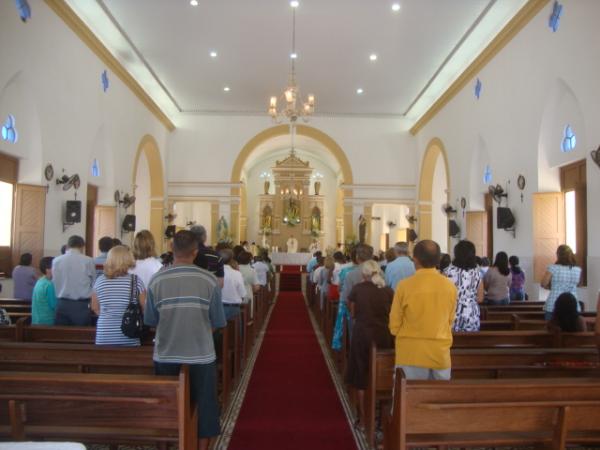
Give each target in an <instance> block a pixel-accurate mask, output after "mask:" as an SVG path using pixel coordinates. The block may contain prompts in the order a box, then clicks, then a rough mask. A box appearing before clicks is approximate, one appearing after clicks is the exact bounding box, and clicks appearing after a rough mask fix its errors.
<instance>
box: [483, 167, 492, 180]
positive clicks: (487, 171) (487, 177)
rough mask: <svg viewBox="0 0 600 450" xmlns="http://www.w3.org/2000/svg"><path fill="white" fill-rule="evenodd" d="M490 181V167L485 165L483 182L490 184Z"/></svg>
mask: <svg viewBox="0 0 600 450" xmlns="http://www.w3.org/2000/svg"><path fill="white" fill-rule="evenodd" d="M491 182H492V168H491V167H490V166H489V165H487V166H485V169H484V170H483V183H484V184H490V183H491Z"/></svg>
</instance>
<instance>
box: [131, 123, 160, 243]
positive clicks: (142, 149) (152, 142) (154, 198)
mask: <svg viewBox="0 0 600 450" xmlns="http://www.w3.org/2000/svg"><path fill="white" fill-rule="evenodd" d="M142 155H144V157H145V158H146V161H147V163H148V170H149V175H150V231H151V232H152V234H153V236H154V238H155V239H156V243H157V246H158V247H159V248H162V247H161V243H162V242H163V239H162V236H163V209H164V205H163V203H164V196H165V182H164V172H163V165H162V159H161V156H160V150H159V148H158V143H157V142H156V139H154V137H152V136H151V135H149V134H147V135H145V136H144V137H142V139H141V140H140V143H139V145H138V148H137V152H136V155H135V159H134V162H133V174H132V178H131V179H132V180H133V185H134V186H135V185H136V177H137V173H138V165H139V163H140V158H141V156H142Z"/></svg>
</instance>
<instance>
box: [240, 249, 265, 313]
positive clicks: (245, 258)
mask: <svg viewBox="0 0 600 450" xmlns="http://www.w3.org/2000/svg"><path fill="white" fill-rule="evenodd" d="M237 262H238V264H239V267H238V269H239V271H240V273H241V274H242V277H243V278H244V286H245V287H246V295H244V298H245V299H247V301H248V303H250V305H252V304H253V302H252V299H253V298H254V294H255V293H256V292H258V290H259V289H260V285H259V284H258V277H257V276H256V271H255V270H254V268H253V267H252V266H251V265H250V263H251V262H252V253H250V252H247V251H243V252H241V253H240V254H239V255H238V258H237ZM250 313H251V316H252V317H254V310H253V308H250Z"/></svg>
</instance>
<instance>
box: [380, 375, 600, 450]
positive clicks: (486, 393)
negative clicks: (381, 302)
mask: <svg viewBox="0 0 600 450" xmlns="http://www.w3.org/2000/svg"><path fill="white" fill-rule="evenodd" d="M474 417H476V420H474ZM598 417H600V381H599V380H597V379H583V380H582V379H578V380H577V381H573V380H569V379H548V380H531V379H525V380H456V381H450V382H440V381H408V380H406V379H405V378H404V374H403V372H402V371H401V370H400V369H398V370H397V372H396V383H395V387H394V408H393V413H392V418H391V420H390V422H389V428H388V429H387V430H386V446H385V448H386V450H396V449H404V448H406V446H408V445H415V446H425V447H426V446H431V445H454V446H467V445H479V446H495V445H510V444H520V445H526V444H527V443H531V444H536V443H548V442H551V443H552V444H553V448H557V449H562V448H565V444H566V442H585V441H586V440H588V439H590V438H591V439H594V438H596V439H597V438H598V436H600V434H599V433H600V421H599V420H597V418H598ZM577 432H578V433H577Z"/></svg>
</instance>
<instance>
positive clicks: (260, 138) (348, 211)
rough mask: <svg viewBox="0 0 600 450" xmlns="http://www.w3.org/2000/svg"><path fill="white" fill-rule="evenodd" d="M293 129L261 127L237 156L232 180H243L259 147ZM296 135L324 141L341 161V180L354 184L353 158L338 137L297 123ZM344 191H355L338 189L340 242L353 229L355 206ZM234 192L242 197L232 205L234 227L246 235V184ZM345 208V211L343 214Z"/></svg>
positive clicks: (337, 214) (233, 230) (337, 238)
mask: <svg viewBox="0 0 600 450" xmlns="http://www.w3.org/2000/svg"><path fill="white" fill-rule="evenodd" d="M289 132H290V129H289V126H287V125H278V126H274V127H271V128H268V129H266V130H264V131H261V132H260V133H258V134H257V135H256V136H254V137H253V138H252V139H250V140H249V141H248V142H247V143H246V145H244V147H243V148H242V150H241V151H240V153H239V155H238V157H237V159H236V160H235V163H234V165H233V169H232V171H231V183H240V181H242V178H243V171H244V167H245V165H246V163H247V161H248V159H249V158H250V157H251V155H252V154H253V152H255V151H256V150H257V148H259V147H260V146H262V145H263V144H264V143H266V142H267V141H269V140H272V139H274V138H278V137H280V136H289ZM296 136H299V137H305V138H309V139H312V140H314V141H316V142H317V143H318V144H320V146H322V147H323V148H324V149H325V150H327V152H328V153H330V155H331V156H332V157H333V158H334V159H335V161H336V162H337V165H338V166H339V171H340V178H341V182H342V183H343V184H346V185H351V184H353V180H354V179H353V175H352V168H351V167H350V162H349V161H348V158H347V156H346V154H345V153H344V151H343V150H342V148H341V147H340V146H339V145H338V143H337V142H335V140H334V139H332V138H331V137H330V136H329V135H327V134H326V133H324V132H322V131H320V130H318V129H317V128H313V127H310V126H307V125H297V126H296ZM344 194H345V195H346V196H350V197H351V196H352V191H351V190H345V191H342V190H341V189H339V191H338V196H337V203H336V205H337V208H336V222H342V223H344V227H343V229H342V228H341V227H337V231H336V234H339V236H336V241H338V242H341V241H343V240H344V238H346V237H348V236H350V235H351V234H352V233H353V228H352V212H353V211H352V206H351V205H344ZM231 195H232V196H233V197H239V198H240V200H241V202H240V204H232V205H231V230H232V232H233V233H234V239H246V236H241V235H240V234H239V233H240V231H241V232H242V233H243V232H244V230H245V226H241V225H245V224H240V217H242V218H245V217H246V216H247V210H246V205H247V202H246V199H245V198H243V197H245V195H246V193H245V189H244V187H233V188H231ZM341 211H343V214H342V215H341V216H340V212H341ZM342 230H343V231H342Z"/></svg>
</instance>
